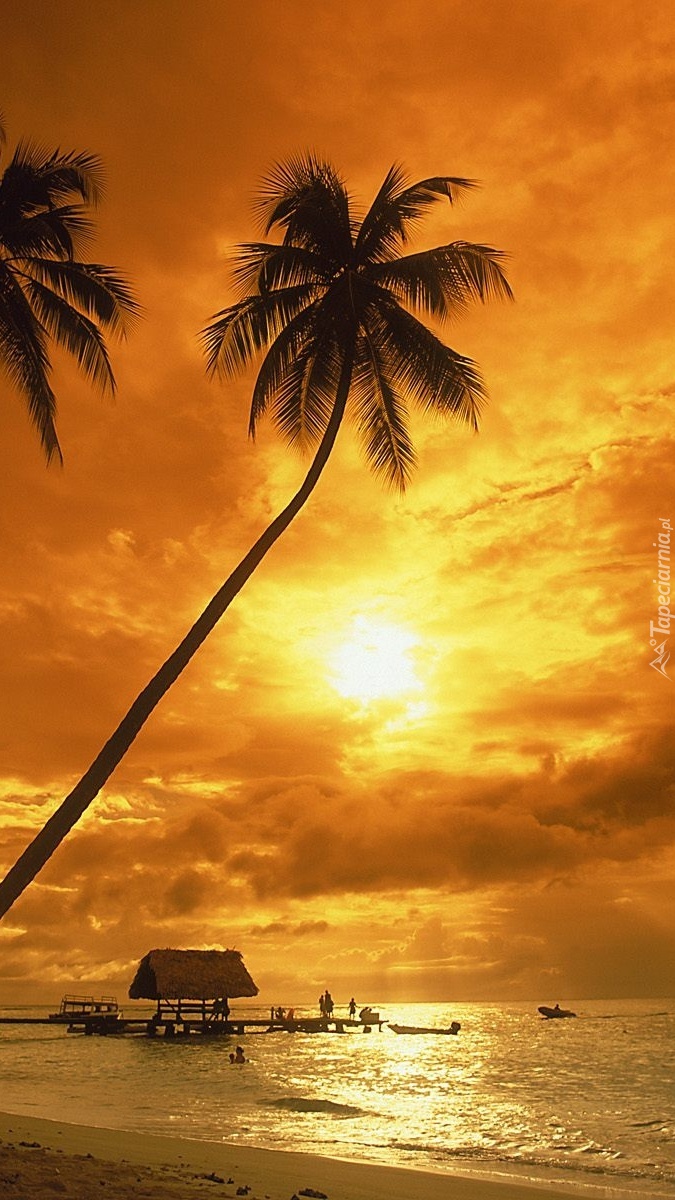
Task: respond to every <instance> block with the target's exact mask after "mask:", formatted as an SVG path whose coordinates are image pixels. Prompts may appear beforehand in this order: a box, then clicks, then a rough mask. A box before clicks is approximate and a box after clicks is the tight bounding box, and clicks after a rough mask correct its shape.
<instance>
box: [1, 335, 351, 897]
mask: <svg viewBox="0 0 675 1200" xmlns="http://www.w3.org/2000/svg"><path fill="white" fill-rule="evenodd" d="M351 370H352V363H351V358H349V357H347V358H346V359H345V362H344V365H343V369H342V374H341V378H340V384H339V387H338V393H337V397H336V402H335V405H334V407H333V411H332V414H331V417H330V421H329V423H328V425H327V427H326V432H325V434H324V436H323V438H322V440H321V443H320V445H319V447H318V450H317V452H316V455H315V456H314V459H313V461H312V465H311V466H310V468H309V471H308V472H307V475H306V476H305V479H304V481H303V483H302V485H301V487H300V488H299V489H298V491H297V492H296V493H295V495H294V496H293V498H292V500H290V502H289V503H288V504H287V505H286V507H285V508H284V509H283V510H282V512H280V513H279V515H278V516H277V517H275V519H274V520H273V521H272V523H271V524H270V525H268V527H267V529H266V530H265V532H264V533H263V534H261V536H260V537H259V538H258V540H257V541H256V542H255V543H254V545H253V546H252V547H251V549H250V550H249V552H248V554H247V555H246V556H245V557H244V558H243V559H242V560H241V562H240V563H239V566H238V567H236V568H235V570H234V571H233V572H232V574H231V575H230V576H229V578H228V579H226V580H225V583H224V584H223V585H222V587H221V588H220V589H219V590H218V591H217V592H216V594H215V596H214V597H213V599H212V600H210V601H209V603H208V604H207V606H206V608H205V609H204V611H203V613H202V614H201V616H200V617H198V618H197V620H196V621H195V623H194V625H193V626H192V628H191V629H190V630H189V631H188V633H186V635H185V637H184V638H183V640H182V641H181V642H180V644H179V645H178V646H177V647H176V649H175V650H174V651H173V653H172V654H170V655H169V657H168V658H167V660H166V662H164V663H163V664H162V666H161V667H160V668H159V670H158V671H157V672H156V674H155V675H153V677H152V679H151V680H150V682H149V683H148V684H147V686H146V687H145V688H144V689H143V691H142V692H141V693H140V694H139V695H138V696H137V698H136V699H135V700H134V702H133V704H132V705H131V708H130V709H129V711H128V712H127V714H126V716H125V717H123V719H122V720H121V721H120V723H119V725H118V726H117V729H116V730H115V732H114V733H113V734H112V736H111V737H110V738H108V741H107V742H106V743H105V746H104V747H103V749H102V750H101V751H100V752H99V754H97V756H96V758H95V759H94V761H93V763H92V764H91V766H90V767H89V769H88V770H87V771H85V773H84V775H83V776H82V778H81V779H80V781H79V783H77V784H76V785H75V787H74V788H73V790H72V792H70V793H69V794H68V795H67V796H66V798H65V800H64V801H63V802H62V804H61V805H60V807H59V808H57V810H56V812H55V813H54V814H53V815H52V816H51V817H50V818H49V820H48V821H47V822H46V823H45V825H43V827H42V829H41V830H40V832H39V833H38V834H37V835H36V836H35V837H34V838H33V841H32V842H31V843H30V845H29V846H27V848H26V849H25V850H24V852H23V854H22V855H21V857H20V858H19V859H17V861H16V863H15V864H14V866H13V867H12V868H11V870H10V871H9V872H8V873H7V875H6V876H5V878H4V879H3V881H2V883H0V917H3V916H4V915H5V913H6V912H7V911H8V909H10V908H11V906H12V905H13V904H14V901H15V900H17V899H18V898H19V896H20V895H21V893H22V892H23V891H25V889H26V888H27V887H28V885H29V884H30V883H32V881H33V880H34V879H35V876H36V875H37V874H38V872H39V871H41V870H42V868H43V867H44V865H45V863H46V862H47V861H48V860H49V859H50V858H51V856H52V854H53V853H54V851H55V850H56V849H57V848H58V847H59V846H60V844H61V842H62V841H63V839H64V838H65V837H66V835H67V834H68V833H69V832H70V830H71V829H72V827H73V825H75V824H76V822H77V821H79V819H80V817H81V816H82V814H83V812H84V811H85V810H86V809H87V808H88V807H89V805H90V804H91V802H92V800H94V799H95V798H96V796H97V795H98V793H99V792H100V790H101V788H102V787H103V786H104V784H105V783H106V782H107V780H108V779H109V778H110V776H111V775H112V773H113V771H114V770H115V768H116V767H117V766H118V764H119V763H120V762H121V761H122V759H123V758H124V755H125V754H126V752H127V750H128V749H129V747H130V745H131V744H132V742H133V741H134V739H135V738H136V736H137V735H138V733H139V732H140V730H141V729H142V728H143V726H144V725H145V722H146V721H147V719H148V717H149V716H150V714H151V713H152V712H153V711H154V709H155V708H156V707H157V705H158V704H159V702H160V700H162V698H163V697H164V696H165V695H166V693H167V692H168V690H169V688H170V687H171V686H172V684H174V683H175V682H176V680H177V679H178V676H179V675H180V674H181V672H182V671H183V670H184V668H185V667H186V666H187V664H188V663H189V661H190V659H191V658H192V657H193V656H194V655H195V654H196V652H197V650H199V647H200V646H201V645H202V643H203V642H204V641H205V640H206V638H207V637H208V635H209V634H210V633H211V632H212V630H213V629H215V627H216V625H217V624H218V622H219V620H220V618H221V617H222V616H223V613H225V612H226V610H227V609H228V608H229V606H230V604H231V603H232V601H233V600H234V598H235V596H237V595H238V593H239V592H240V591H241V589H242V588H243V586H244V584H245V583H246V581H247V580H248V579H249V578H250V577H251V575H252V574H253V572H254V571H255V569H256V567H257V566H258V565H259V563H260V562H261V561H262V559H263V558H264V557H265V555H266V554H267V552H268V550H271V549H272V546H273V545H274V544H275V542H276V541H277V540H278V539H279V538H280V537H281V534H282V533H284V531H285V530H286V529H288V526H289V525H290V524H291V522H292V521H293V519H294V518H295V517H296V516H297V515H298V513H299V512H300V509H301V508H302V507H303V505H304V504H305V502H306V501H307V500H308V499H309V496H310V495H311V493H312V492H313V490H314V488H315V487H316V484H317V483H318V481H319V477H320V475H321V472H322V471H323V469H324V467H325V465H326V463H327V461H328V458H329V456H330V453H331V450H332V449H333V445H334V443H335V439H336V437H337V434H338V430H339V428H340V424H341V422H342V418H343V416H344V411H345V406H346V403H347V397H348V395H349V384H350V380H351Z"/></svg>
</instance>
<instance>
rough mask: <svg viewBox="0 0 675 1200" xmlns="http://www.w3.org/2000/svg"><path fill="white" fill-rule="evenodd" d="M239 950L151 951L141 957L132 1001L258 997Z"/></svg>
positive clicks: (132, 985) (131, 996) (130, 994)
mask: <svg viewBox="0 0 675 1200" xmlns="http://www.w3.org/2000/svg"><path fill="white" fill-rule="evenodd" d="M257 995H258V989H257V987H256V985H255V984H254V982H253V980H252V979H251V976H250V975H249V973H248V971H247V970H246V967H245V966H244V964H243V962H242V958H241V954H240V953H239V951H238V950H150V951H149V953H148V954H146V955H145V958H142V959H141V961H140V963H139V965H138V970H137V972H136V976H135V978H134V981H133V983H132V984H131V987H130V988H129V996H130V998H131V999H132V1000H217V999H219V998H220V997H228V998H230V997H232V996H257Z"/></svg>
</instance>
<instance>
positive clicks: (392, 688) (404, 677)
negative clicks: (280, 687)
mask: <svg viewBox="0 0 675 1200" xmlns="http://www.w3.org/2000/svg"><path fill="white" fill-rule="evenodd" d="M416 645H417V642H416V639H415V637H414V635H413V634H412V633H411V632H410V631H409V630H407V629H404V628H403V627H402V626H400V625H391V624H388V623H386V622H382V621H377V620H374V619H372V618H369V617H364V616H359V617H356V618H355V619H354V622H353V624H352V627H351V630H350V631H349V633H348V635H347V637H346V638H345V640H344V641H343V642H341V644H340V645H339V646H338V648H337V650H335V651H334V653H333V654H332V656H331V658H330V661H329V672H330V679H331V683H332V685H333V687H334V688H335V689H336V691H338V692H339V693H340V695H341V696H344V698H345V699H347V700H357V701H359V702H360V703H361V704H371V703H373V702H375V701H378V700H389V699H398V698H403V697H407V696H409V695H411V694H412V693H416V692H417V693H419V692H420V691H421V689H422V686H423V685H422V681H421V680H420V678H419V676H418V674H417V670H416V665H415V661H414V650H415V647H416Z"/></svg>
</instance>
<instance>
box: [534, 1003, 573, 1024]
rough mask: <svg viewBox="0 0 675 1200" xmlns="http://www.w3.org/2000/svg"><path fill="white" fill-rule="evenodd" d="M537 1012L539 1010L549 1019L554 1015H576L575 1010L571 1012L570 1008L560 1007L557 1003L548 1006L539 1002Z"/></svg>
mask: <svg viewBox="0 0 675 1200" xmlns="http://www.w3.org/2000/svg"><path fill="white" fill-rule="evenodd" d="M537 1012H540V1013H541V1015H542V1017H546V1019H547V1020H549V1021H550V1020H552V1019H553V1018H554V1017H576V1015H577V1014H576V1013H575V1012H572V1010H571V1008H561V1007H560V1005H559V1004H556V1005H554V1007H553V1008H548V1007H547V1005H545V1004H540V1005H539V1008H538V1009H537Z"/></svg>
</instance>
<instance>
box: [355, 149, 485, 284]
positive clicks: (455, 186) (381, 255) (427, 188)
mask: <svg viewBox="0 0 675 1200" xmlns="http://www.w3.org/2000/svg"><path fill="white" fill-rule="evenodd" d="M477 186H478V185H477V183H476V181H475V180H473V179H460V178H459V177H456V176H451V175H439V176H435V177H433V178H430V179H422V180H420V182H418V183H415V184H412V185H408V184H407V180H406V176H405V174H404V172H403V169H402V168H401V167H400V166H399V165H398V164H394V166H392V167H390V169H389V172H388V173H387V176H386V178H385V181H384V183H383V185H382V187H381V188H380V191H379V192H378V194H377V196H376V197H375V200H374V201H373V203H372V205H371V207H370V209H369V211H368V213H367V214H366V216H365V218H364V220H363V222H362V225H361V229H360V231H359V235H358V237H357V239H356V246H355V250H356V258H357V261H358V262H359V263H360V264H365V263H369V262H371V263H373V262H384V261H387V260H388V259H390V258H391V257H392V256H393V255H395V254H397V253H399V252H400V249H401V247H402V246H403V245H405V243H406V242H407V241H408V238H409V236H410V234H411V232H412V230H413V227H414V226H415V225H416V223H417V222H418V220H419V219H420V218H421V217H422V216H424V214H425V212H426V210H427V209H428V208H429V206H430V205H431V204H434V203H435V202H436V201H437V200H439V199H440V198H441V197H445V198H447V199H448V200H449V201H450V203H451V204H454V203H456V201H457V200H458V199H459V197H460V195H461V194H462V192H464V191H466V190H469V189H471V188H475V187H477Z"/></svg>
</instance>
